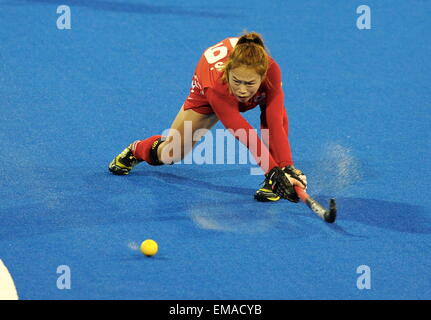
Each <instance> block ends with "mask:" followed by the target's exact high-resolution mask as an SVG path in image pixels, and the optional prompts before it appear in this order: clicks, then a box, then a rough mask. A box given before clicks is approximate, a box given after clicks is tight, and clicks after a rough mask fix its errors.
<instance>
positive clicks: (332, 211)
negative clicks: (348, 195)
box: [325, 199, 337, 223]
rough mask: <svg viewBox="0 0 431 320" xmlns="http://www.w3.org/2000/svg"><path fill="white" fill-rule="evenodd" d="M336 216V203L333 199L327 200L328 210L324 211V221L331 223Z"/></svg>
mask: <svg viewBox="0 0 431 320" xmlns="http://www.w3.org/2000/svg"><path fill="white" fill-rule="evenodd" d="M336 218H337V205H336V203H335V199H331V200H329V210H327V211H326V212H325V221H326V222H329V223H333V222H334V221H335V219H336Z"/></svg>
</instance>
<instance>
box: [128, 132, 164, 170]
mask: <svg viewBox="0 0 431 320" xmlns="http://www.w3.org/2000/svg"><path fill="white" fill-rule="evenodd" d="M161 137H162V136H152V137H149V138H148V139H145V140H138V141H135V142H133V144H132V152H133V155H134V156H135V157H136V158H137V159H138V160H144V161H145V162H147V163H149V164H152V161H151V156H150V151H151V146H152V145H153V143H154V141H156V140H157V139H159V138H161Z"/></svg>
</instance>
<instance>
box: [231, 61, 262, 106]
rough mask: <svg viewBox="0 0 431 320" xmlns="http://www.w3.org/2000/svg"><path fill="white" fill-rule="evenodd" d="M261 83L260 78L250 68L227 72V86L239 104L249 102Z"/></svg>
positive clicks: (242, 67)
mask: <svg viewBox="0 0 431 320" xmlns="http://www.w3.org/2000/svg"><path fill="white" fill-rule="evenodd" d="M261 82H262V78H261V76H260V75H259V74H258V73H257V72H256V71H255V70H254V69H252V68H248V67H244V66H241V67H238V68H235V69H232V70H230V71H229V86H230V89H231V91H232V93H233V95H234V96H235V97H236V98H237V99H238V101H239V102H247V101H248V100H250V99H251V98H252V97H253V96H254V95H255V93H256V92H257V90H259V87H260V84H261Z"/></svg>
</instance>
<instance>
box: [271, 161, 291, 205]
mask: <svg viewBox="0 0 431 320" xmlns="http://www.w3.org/2000/svg"><path fill="white" fill-rule="evenodd" d="M266 178H267V179H269V180H271V182H272V191H274V192H275V193H276V194H277V195H278V196H280V197H282V198H284V199H287V200H289V201H292V202H298V201H299V198H298V195H297V194H296V192H295V189H294V188H293V184H292V183H291V182H290V181H289V179H288V175H287V174H286V173H285V172H284V171H283V169H281V168H279V167H274V168H272V169H271V170H270V171H269V172H268V173H267V174H266Z"/></svg>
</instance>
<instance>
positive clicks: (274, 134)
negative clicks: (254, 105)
mask: <svg viewBox="0 0 431 320" xmlns="http://www.w3.org/2000/svg"><path fill="white" fill-rule="evenodd" d="M267 77H268V80H269V81H270V83H271V86H270V87H269V88H268V90H267V101H266V103H267V106H266V109H265V111H264V112H266V120H267V124H268V129H269V139H270V143H272V144H274V143H275V145H273V146H272V151H273V152H274V153H276V154H277V159H279V165H280V166H281V167H283V168H284V171H285V172H286V174H288V176H289V180H290V181H291V183H292V184H294V185H298V186H300V187H302V188H306V187H307V177H306V176H305V175H304V174H303V173H302V172H301V171H300V170H299V169H296V168H295V167H294V166H293V160H292V152H291V149H290V144H289V137H288V123H287V124H286V127H285V126H284V125H283V119H284V116H285V115H286V110H285V108H284V92H283V89H282V86H281V71H280V67H279V66H278V65H277V64H276V63H274V64H273V65H272V66H271V68H270V69H269V70H268V75H267ZM286 118H287V115H286Z"/></svg>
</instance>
